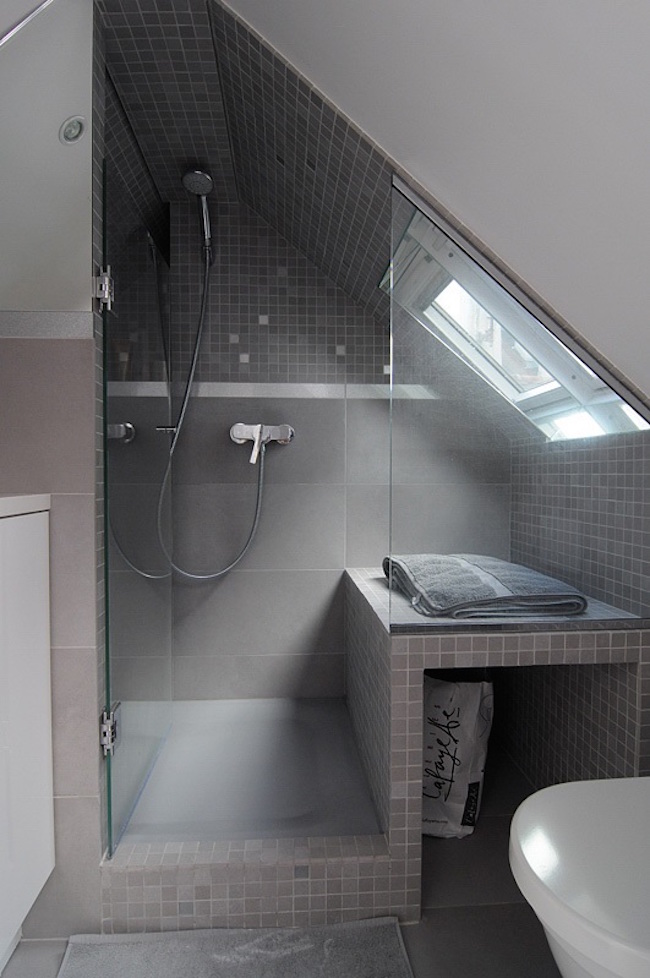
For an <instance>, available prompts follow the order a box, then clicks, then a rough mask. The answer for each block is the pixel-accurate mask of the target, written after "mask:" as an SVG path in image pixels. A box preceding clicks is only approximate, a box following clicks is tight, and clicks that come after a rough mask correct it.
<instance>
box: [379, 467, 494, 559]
mask: <svg viewBox="0 0 650 978" xmlns="http://www.w3.org/2000/svg"><path fill="white" fill-rule="evenodd" d="M391 550H392V552H393V553H397V554H399V553H426V552H431V553H485V554H490V555H491V556H493V557H502V558H503V559H505V560H507V559H508V558H509V556H510V489H509V486H499V485H471V484H467V485H458V484H456V485H440V486H430V485H419V486H395V487H394V488H393V526H392V539H391Z"/></svg>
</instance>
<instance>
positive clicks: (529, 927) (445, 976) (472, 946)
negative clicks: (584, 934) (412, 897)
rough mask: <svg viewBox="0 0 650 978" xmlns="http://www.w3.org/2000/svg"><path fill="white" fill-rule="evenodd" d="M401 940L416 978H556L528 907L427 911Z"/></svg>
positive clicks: (513, 905)
mask: <svg viewBox="0 0 650 978" xmlns="http://www.w3.org/2000/svg"><path fill="white" fill-rule="evenodd" d="M402 934H403V937H404V944H405V946H406V951H407V954H408V957H409V960H410V962H411V967H412V968H413V973H414V975H415V978H467V976H468V975H475V976H480V978H560V973H559V971H558V970H557V967H556V965H555V962H554V961H553V958H552V956H551V952H550V950H549V948H548V945H547V943H546V938H545V937H544V932H543V930H542V928H541V925H540V923H539V921H538V920H537V918H536V917H535V914H534V913H533V912H532V910H531V909H530V907H528V905H527V904H503V905H501V906H494V907H458V908H451V909H450V908H446V909H440V910H427V911H426V912H425V913H424V915H423V917H422V920H421V921H420V923H418V924H413V925H411V926H406V927H403V928H402Z"/></svg>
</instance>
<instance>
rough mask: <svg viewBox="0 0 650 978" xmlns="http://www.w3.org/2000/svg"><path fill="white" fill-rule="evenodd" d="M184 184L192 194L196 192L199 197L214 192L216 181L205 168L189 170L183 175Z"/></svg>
mask: <svg viewBox="0 0 650 978" xmlns="http://www.w3.org/2000/svg"><path fill="white" fill-rule="evenodd" d="M183 186H184V187H185V189H186V190H187V192H188V193H190V194H196V196H197V197H207V195H208V194H209V193H212V190H213V188H214V182H213V180H212V177H211V176H210V174H209V173H206V172H205V170H188V171H187V173H185V174H184V175H183Z"/></svg>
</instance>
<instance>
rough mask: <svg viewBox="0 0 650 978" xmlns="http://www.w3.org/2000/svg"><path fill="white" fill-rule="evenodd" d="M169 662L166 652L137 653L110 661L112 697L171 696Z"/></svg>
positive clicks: (138, 698)
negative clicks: (153, 653)
mask: <svg viewBox="0 0 650 978" xmlns="http://www.w3.org/2000/svg"><path fill="white" fill-rule="evenodd" d="M171 674H172V662H171V658H170V656H169V655H161V656H155V655H144V656H142V655H137V654H133V655H131V656H129V657H128V658H127V657H124V658H121V659H114V660H113V662H112V663H111V698H112V699H113V700H132V701H133V700H137V701H140V702H146V701H148V700H155V701H162V700H168V699H170V698H171Z"/></svg>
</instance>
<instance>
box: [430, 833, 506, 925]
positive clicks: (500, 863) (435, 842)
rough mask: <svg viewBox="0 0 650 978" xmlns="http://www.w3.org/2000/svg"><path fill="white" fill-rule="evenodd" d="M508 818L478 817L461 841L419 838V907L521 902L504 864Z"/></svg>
mask: <svg viewBox="0 0 650 978" xmlns="http://www.w3.org/2000/svg"><path fill="white" fill-rule="evenodd" d="M509 832H510V817H509V816H488V817H487V818H486V817H485V816H483V815H481V817H480V818H479V822H478V825H477V826H476V829H475V831H474V833H473V834H472V835H469V836H467V837H466V838H464V839H433V838H430V837H428V836H424V837H423V839H422V906H423V907H463V906H475V905H478V904H494V903H518V902H520V901H522V900H523V897H522V896H521V894H520V892H519V890H518V888H517V884H516V883H515V881H514V879H513V878H512V873H511V872H510V865H509V862H508V836H509Z"/></svg>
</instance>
